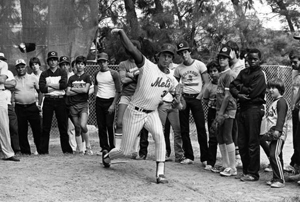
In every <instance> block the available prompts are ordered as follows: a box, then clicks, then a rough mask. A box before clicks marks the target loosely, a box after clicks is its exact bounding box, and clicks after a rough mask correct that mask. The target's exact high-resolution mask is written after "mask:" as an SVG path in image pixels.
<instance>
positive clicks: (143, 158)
mask: <svg viewBox="0 0 300 202" xmlns="http://www.w3.org/2000/svg"><path fill="white" fill-rule="evenodd" d="M146 159H147V156H146V155H141V156H137V157H136V158H135V160H146Z"/></svg>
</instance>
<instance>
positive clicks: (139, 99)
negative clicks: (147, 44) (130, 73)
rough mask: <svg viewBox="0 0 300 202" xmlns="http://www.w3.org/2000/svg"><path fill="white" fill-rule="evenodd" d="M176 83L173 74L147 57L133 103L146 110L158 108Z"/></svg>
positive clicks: (141, 70)
mask: <svg viewBox="0 0 300 202" xmlns="http://www.w3.org/2000/svg"><path fill="white" fill-rule="evenodd" d="M175 83H176V79H175V77H174V76H172V74H170V73H169V74H166V73H164V72H162V71H161V70H160V69H159V68H158V66H157V65H156V64H154V63H153V62H151V61H150V60H148V59H147V58H145V64H144V65H143V66H142V67H141V68H140V74H139V78H138V84H137V88H136V91H135V93H134V95H133V96H132V99H131V104H132V105H134V106H137V107H140V108H143V109H146V110H156V109H157V107H158V105H159V103H160V100H161V98H162V97H163V96H164V95H166V94H167V93H168V92H170V91H172V90H174V89H175V87H176V84H175Z"/></svg>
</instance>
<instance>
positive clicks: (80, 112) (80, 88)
mask: <svg viewBox="0 0 300 202" xmlns="http://www.w3.org/2000/svg"><path fill="white" fill-rule="evenodd" d="M75 64H76V70H77V71H76V74H74V75H73V76H71V77H70V78H69V81H68V87H67V92H66V94H67V100H68V101H67V104H68V107H69V115H70V117H71V120H72V122H73V124H74V126H75V136H76V137H75V138H76V143H77V148H78V150H79V153H82V154H83V152H84V151H83V147H82V140H84V142H85V144H86V151H85V154H86V155H93V152H92V148H91V145H90V140H89V134H88V128H87V121H88V107H89V105H88V98H89V89H90V86H91V84H92V82H91V78H90V75H88V74H87V73H85V72H84V69H85V66H86V58H85V57H84V56H78V57H77V58H76V60H75Z"/></svg>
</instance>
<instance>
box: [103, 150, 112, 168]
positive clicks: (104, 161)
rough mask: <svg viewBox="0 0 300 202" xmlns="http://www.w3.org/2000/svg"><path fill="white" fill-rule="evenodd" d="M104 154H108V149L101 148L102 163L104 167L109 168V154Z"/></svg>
mask: <svg viewBox="0 0 300 202" xmlns="http://www.w3.org/2000/svg"><path fill="white" fill-rule="evenodd" d="M106 154H108V151H107V150H103V152H102V164H103V165H104V167H105V168H109V167H110V158H109V155H107V156H105V155H106Z"/></svg>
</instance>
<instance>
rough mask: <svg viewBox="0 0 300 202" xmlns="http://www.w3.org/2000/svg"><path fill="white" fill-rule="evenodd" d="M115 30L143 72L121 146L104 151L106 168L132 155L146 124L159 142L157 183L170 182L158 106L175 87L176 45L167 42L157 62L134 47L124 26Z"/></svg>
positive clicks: (126, 121) (130, 105) (125, 123)
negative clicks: (121, 158)
mask: <svg viewBox="0 0 300 202" xmlns="http://www.w3.org/2000/svg"><path fill="white" fill-rule="evenodd" d="M112 33H118V34H119V36H120V38H121V41H122V43H123V45H124V47H125V49H126V50H127V51H128V52H129V53H130V54H131V56H132V57H133V58H134V60H135V63H136V64H137V66H138V68H139V71H140V73H139V78H138V83H137V88H136V91H135V93H134V94H133V96H132V99H131V101H130V103H129V105H128V107H127V108H126V110H125V113H124V117H123V137H122V142H121V147H120V149H116V148H114V149H112V150H111V151H110V152H109V153H108V152H107V151H103V154H102V163H103V165H104V167H110V161H111V159H114V158H117V157H121V156H122V155H123V154H124V155H130V154H131V149H132V146H133V144H134V141H135V140H136V138H137V136H138V133H139V132H140V130H141V129H142V128H143V127H145V128H146V129H147V130H148V131H149V132H150V133H151V134H152V135H153V138H154V141H155V155H156V182H157V183H168V180H167V179H166V177H165V175H164V167H165V156H166V145H165V139H164V134H163V127H162V124H161V121H160V118H159V115H158V111H157V107H158V105H159V103H160V100H161V98H162V96H163V95H165V94H166V93H167V92H169V91H171V90H173V89H174V88H175V78H174V77H173V76H172V75H171V74H169V69H168V67H169V64H170V63H171V62H172V60H173V57H174V54H175V47H174V46H173V45H171V44H163V45H162V47H161V51H160V52H159V59H158V64H157V65H156V64H154V63H152V62H151V61H149V60H148V59H147V58H145V57H144V56H143V55H142V53H141V52H140V51H139V50H138V49H137V48H135V47H134V45H133V44H132V43H131V41H130V40H129V38H128V37H127V35H126V34H125V32H124V31H123V30H122V29H113V30H112Z"/></svg>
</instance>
